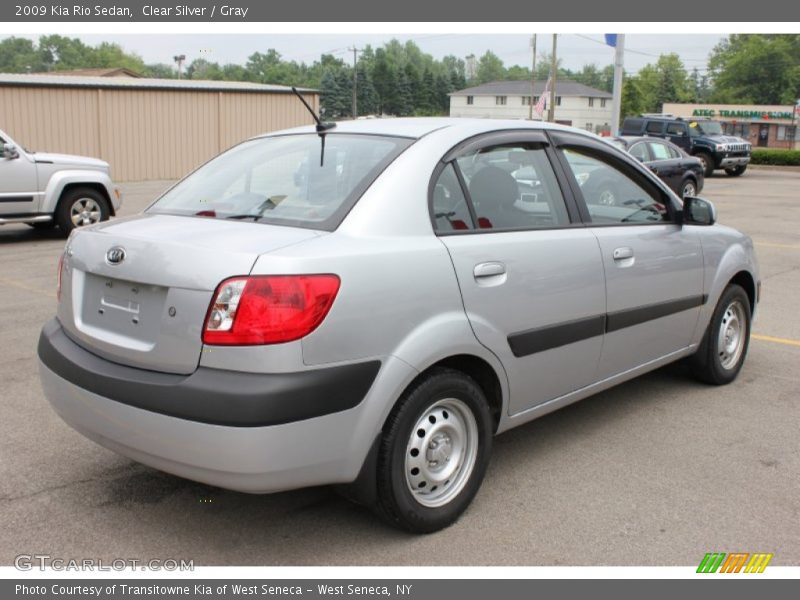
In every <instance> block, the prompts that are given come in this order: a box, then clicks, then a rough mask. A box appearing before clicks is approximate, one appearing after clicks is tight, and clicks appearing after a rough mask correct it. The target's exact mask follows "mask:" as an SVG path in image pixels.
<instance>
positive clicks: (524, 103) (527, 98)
mask: <svg viewBox="0 0 800 600" xmlns="http://www.w3.org/2000/svg"><path fill="white" fill-rule="evenodd" d="M530 105H531V97H530V96H523V97H522V106H530Z"/></svg>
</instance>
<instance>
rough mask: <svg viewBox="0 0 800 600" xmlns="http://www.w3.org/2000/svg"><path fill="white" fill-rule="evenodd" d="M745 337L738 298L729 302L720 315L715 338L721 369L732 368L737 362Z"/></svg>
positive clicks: (745, 325)
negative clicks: (719, 323) (720, 321)
mask: <svg viewBox="0 0 800 600" xmlns="http://www.w3.org/2000/svg"><path fill="white" fill-rule="evenodd" d="M746 339H747V324H746V321H745V309H744V306H742V303H741V302H739V301H738V300H734V301H733V302H731V303H730V304H729V305H728V307H727V308H726V309H725V312H724V313H723V315H722V323H721V325H720V328H719V336H718V338H717V352H718V353H719V360H720V365H721V366H722V368H723V369H726V370H730V369H733V368H734V367H735V366H736V365H737V364H738V362H739V359H740V358H741V356H742V352H743V351H744V344H745V340H746Z"/></svg>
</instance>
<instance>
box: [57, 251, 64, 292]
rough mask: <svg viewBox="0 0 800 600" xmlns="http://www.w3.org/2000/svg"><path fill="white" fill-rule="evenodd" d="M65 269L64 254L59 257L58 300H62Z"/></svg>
mask: <svg viewBox="0 0 800 600" xmlns="http://www.w3.org/2000/svg"><path fill="white" fill-rule="evenodd" d="M63 270H64V254H63V253H62V254H61V256H59V257H58V275H57V276H56V277H57V279H56V300H58V301H59V302H61V271H63Z"/></svg>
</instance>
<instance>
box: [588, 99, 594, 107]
mask: <svg viewBox="0 0 800 600" xmlns="http://www.w3.org/2000/svg"><path fill="white" fill-rule="evenodd" d="M589 106H594V98H589Z"/></svg>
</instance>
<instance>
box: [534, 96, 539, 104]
mask: <svg viewBox="0 0 800 600" xmlns="http://www.w3.org/2000/svg"><path fill="white" fill-rule="evenodd" d="M537 102H539V96H534V97H533V103H534V104H536V103H537Z"/></svg>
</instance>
